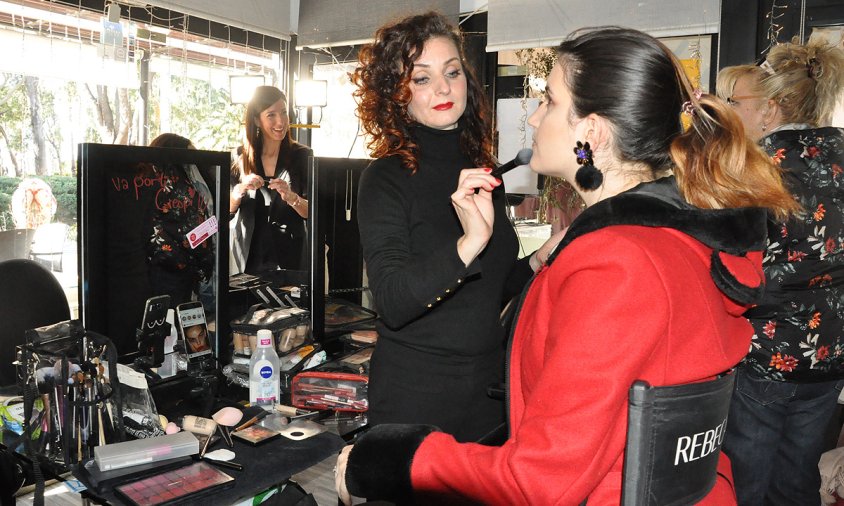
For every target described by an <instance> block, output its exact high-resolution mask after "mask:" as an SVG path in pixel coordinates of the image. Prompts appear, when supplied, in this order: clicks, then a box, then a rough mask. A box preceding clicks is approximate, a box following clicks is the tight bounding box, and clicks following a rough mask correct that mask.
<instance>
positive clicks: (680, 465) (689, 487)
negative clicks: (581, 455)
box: [621, 371, 735, 506]
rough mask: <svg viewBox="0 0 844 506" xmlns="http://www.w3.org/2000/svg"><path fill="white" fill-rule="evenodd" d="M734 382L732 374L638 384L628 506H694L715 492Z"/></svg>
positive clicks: (631, 409) (627, 466) (628, 458)
mask: <svg viewBox="0 0 844 506" xmlns="http://www.w3.org/2000/svg"><path fill="white" fill-rule="evenodd" d="M734 381H735V375H734V374H732V371H730V372H729V373H726V374H723V375H721V376H719V377H718V378H716V379H714V380H710V381H705V382H702V383H690V384H686V385H677V386H673V385H672V386H662V387H652V386H650V385H649V384H648V383H647V382H645V381H636V382H635V383H633V386H631V387H630V392H629V397H630V402H629V406H628V421H627V443H626V445H625V450H624V475H623V476H624V477H623V481H624V483H623V486H622V495H621V504H622V505H623V506H634V505H635V506H640V505H659V506H669V505H672V506H673V505H684V504H695V503H697V502H698V501H700V500H701V499H703V498H704V497H705V496H706V495H707V494H708V493H709V492H710V491H711V490H712V487H713V486H714V485H715V480H716V479H717V466H718V459H719V457H720V454H721V443H722V442H723V440H724V432H725V430H726V428H727V415H728V414H729V410H730V397H731V395H732V392H733V383H734Z"/></svg>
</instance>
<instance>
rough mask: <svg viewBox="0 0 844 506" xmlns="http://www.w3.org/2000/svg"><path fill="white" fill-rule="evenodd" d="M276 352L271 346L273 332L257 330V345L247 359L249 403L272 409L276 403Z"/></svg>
mask: <svg viewBox="0 0 844 506" xmlns="http://www.w3.org/2000/svg"><path fill="white" fill-rule="evenodd" d="M278 371H279V370H278V354H277V353H276V351H275V346H273V334H272V332H270V331H269V330H267V329H261V330H259V331H258V338H257V346H256V347H255V350H253V351H252V357H251V358H250V359H249V403H250V404H251V405H252V406H261V407H262V408H264V409H266V410H267V411H272V410H273V405H274V404H276V403H278V401H279V398H278V387H279V376H278V374H279V372H278Z"/></svg>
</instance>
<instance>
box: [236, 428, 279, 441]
mask: <svg viewBox="0 0 844 506" xmlns="http://www.w3.org/2000/svg"><path fill="white" fill-rule="evenodd" d="M279 435H280V434H279V433H278V431H274V430H271V429H268V428H266V427H263V426H261V425H253V426H251V427H247V428H245V429H243V430H239V431H236V432H232V437H236V438H238V439H240V440H241V441H245V442H247V443H249V444H252V445H257V444H259V443H263V442H264V441H269V440H270V439H273V438H275V437H278V436H279Z"/></svg>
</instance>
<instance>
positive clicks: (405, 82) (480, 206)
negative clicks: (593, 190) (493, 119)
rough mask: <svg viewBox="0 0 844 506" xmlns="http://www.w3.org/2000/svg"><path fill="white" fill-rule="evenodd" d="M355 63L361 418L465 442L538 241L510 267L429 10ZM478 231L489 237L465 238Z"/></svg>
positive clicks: (458, 90) (500, 200) (468, 98)
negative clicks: (365, 309) (366, 341)
mask: <svg viewBox="0 0 844 506" xmlns="http://www.w3.org/2000/svg"><path fill="white" fill-rule="evenodd" d="M359 58H360V63H361V65H360V67H359V68H358V69H357V70H356V71H355V72H354V73H353V74H352V76H351V77H352V80H353V82H354V83H355V84H356V85H357V86H358V90H357V91H356V92H355V95H356V97H357V99H358V101H359V106H358V115H359V117H360V119H361V121H362V124H363V128H364V130H365V131H366V133H367V134H369V135H370V136H371V141H370V143H369V149H370V150H371V152H372V155H373V157H374V158H377V159H376V160H375V161H374V162H372V164H371V165H370V166H369V167H368V168H367V169H366V171H365V172H364V174H363V176H362V177H361V182H360V187H359V202H360V204H359V214H358V224H359V226H360V236H361V244H362V246H363V254H364V259H365V261H366V266H367V273H368V276H369V280H370V286H371V287H372V291H373V295H374V298H375V305H376V308H377V310H378V313H379V315H380V319H379V321H378V323H377V331H378V336H379V338H378V343H377V345H376V348H375V352H374V354H373V356H372V360H371V369H370V386H369V403H370V406H369V420H370V423H371V424H373V425H377V424H382V423H387V422H405V423H409V422H412V423H430V424H433V425H437V426H438V427H440V428H441V429H442V430H444V431H446V432H448V433H450V434H453V435H454V436H455V437H457V439H458V440H461V441H471V440H475V439H478V438H479V437H481V436H483V435H484V434H486V433H487V432H489V431H490V430H491V429H493V428H495V427H496V426H497V425H499V424H500V423H502V422H503V415H504V411H503V406H502V403H501V402H500V401H498V400H495V399H491V398H490V397H489V396H488V395H487V387H489V386H490V385H491V384H497V383H500V382H501V381H502V378H503V372H504V370H503V364H504V339H505V335H504V334H505V333H504V329H503V327H502V326H501V325H500V323H499V313H500V311H501V309H502V306H503V304H504V303H505V302H506V301H507V300H508V298H509V296H512V295H515V292H516V291H517V290H518V289H519V288H520V287H521V285H522V284H523V283H524V281H526V280H527V279H528V278H529V277H530V274H531V273H532V272H531V268H530V265H529V264H530V263H533V264H534V265H535V266H538V265H539V263H540V262H539V261H538V259H539V258H545V257H547V254H548V250H550V244H549V245H548V246H547V247H544V248H543V249H541V251H539V252H537V254H534V255H533V256H532V257H530V259H527V258H526V259H524V260H523V261H521V262H517V260H516V258H517V253H518V242H517V239H516V234H515V231H514V230H513V227H512V225H511V224H510V222H509V221H508V219H507V216H506V213H505V204H506V202H505V199H506V195H505V193H504V188H503V187H502V184H501V180H498V179H496V178H494V177H492V176H491V175H490V174H489V172H490V170H491V169H490V168H491V167H492V166H493V163H494V162H495V160H494V157H493V155H492V153H491V150H492V140H491V133H492V128H491V125H490V111H489V107H488V105H487V101H486V98H485V96H484V94H483V90H482V87H481V85H480V83H479V82H478V80H477V78H476V77H475V75H474V73H473V72H472V69H471V68H470V67H469V66H468V65H467V62H466V61H465V57H464V53H463V45H462V41H461V37H460V35H459V33H458V32H457V31H456V30H455V28H454V27H453V26H452V25H451V24H450V23H449V22H448V21H447V20H446V19H445V18H444V17H443V16H442V15H440V14H437V13H434V12H430V13H426V14H422V15H416V16H411V17H408V18H405V19H403V20H401V21H398V22H396V23H392V24H388V25H386V26H384V27H382V28H380V29H379V30H378V31H377V32H376V34H375V42H373V43H372V44H370V45H367V46H365V47H364V48H363V49H362V50H361V53H360V56H359ZM479 186H480V189H479V190H478V193H477V194H475V188H476V187H479ZM458 187H459V188H458ZM456 188H457V191H456V192H455V189H456ZM449 196H451V202H450V203H449ZM463 197H466V198H463ZM490 229H491V238H490V235H489V234H483V233H480V234H479V233H477V232H478V231H484V230H490ZM479 236H481V237H483V238H481V239H478V237H479ZM543 255H544V256H543Z"/></svg>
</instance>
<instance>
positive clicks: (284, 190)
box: [269, 178, 299, 206]
mask: <svg viewBox="0 0 844 506" xmlns="http://www.w3.org/2000/svg"><path fill="white" fill-rule="evenodd" d="M269 187H270V190H275V191H277V192H278V194H279V195H281V198H282V200H284V201H285V202H286V203H287V205H289V206H293V204H295V203H296V201H297V200H299V195H297V194H296V192H294V191H293V190H292V189H291V188H290V183H288V182H287V181H285V180H284V179H280V178H276V179H270V184H269Z"/></svg>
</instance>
